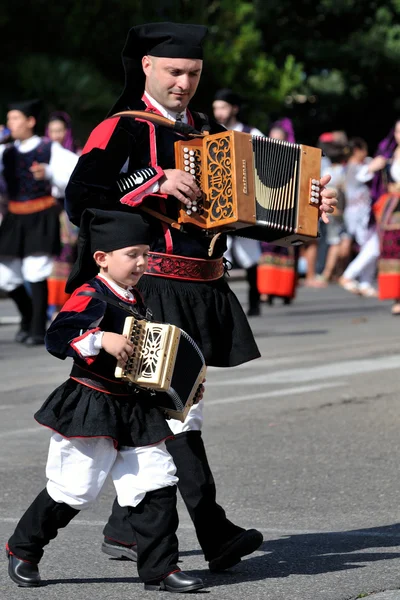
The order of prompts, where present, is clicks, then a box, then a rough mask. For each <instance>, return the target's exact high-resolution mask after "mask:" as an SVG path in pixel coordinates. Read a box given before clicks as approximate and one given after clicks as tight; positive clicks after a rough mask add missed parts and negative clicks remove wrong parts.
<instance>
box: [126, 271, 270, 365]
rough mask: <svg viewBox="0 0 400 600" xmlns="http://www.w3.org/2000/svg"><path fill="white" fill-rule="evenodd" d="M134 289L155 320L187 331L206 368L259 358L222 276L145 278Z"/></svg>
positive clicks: (247, 325)
mask: <svg viewBox="0 0 400 600" xmlns="http://www.w3.org/2000/svg"><path fill="white" fill-rule="evenodd" d="M137 288H138V290H139V291H140V292H141V294H142V296H143V299H144V303H145V305H146V306H147V307H148V308H150V309H151V311H152V312H153V317H154V320H155V321H161V322H163V323H171V324H172V325H176V326H177V327H180V328H181V329H183V330H184V331H186V333H188V334H189V335H190V336H191V337H192V338H193V339H194V341H195V342H196V343H197V345H198V346H199V348H200V349H201V351H202V352H203V354H204V357H205V360H206V364H207V365H208V366H213V367H234V366H236V365H240V364H242V363H245V362H248V361H249V360H253V359H255V358H259V356H260V352H259V350H258V347H257V344H256V342H255V340H254V336H253V333H252V331H251V328H250V325H249V322H248V320H247V317H246V315H245V314H244V312H243V309H242V307H241V305H240V303H239V300H238V299H237V297H236V296H235V294H234V293H233V292H232V290H231V289H230V287H229V285H228V284H227V282H226V281H225V278H224V277H221V278H220V279H217V280H216V281H210V282H191V281H181V280H176V279H168V278H166V277H156V276H153V275H144V276H143V277H142V278H141V279H140V281H139V283H138V285H137Z"/></svg>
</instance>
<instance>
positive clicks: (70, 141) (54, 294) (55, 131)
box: [45, 111, 78, 319]
mask: <svg viewBox="0 0 400 600" xmlns="http://www.w3.org/2000/svg"><path fill="white" fill-rule="evenodd" d="M45 136H46V137H47V138H49V139H50V141H52V142H58V143H59V144H61V145H62V146H63V148H66V149H67V150H70V151H71V152H73V153H74V154H75V155H76V159H75V164H72V161H71V173H70V175H71V174H72V171H73V170H74V168H75V165H76V163H77V162H78V154H77V151H76V146H75V143H74V137H73V133H72V120H71V117H70V116H69V114H67V113H66V112H63V111H56V112H53V113H51V114H50V117H49V120H48V122H47V126H46V130H45ZM52 194H53V196H54V197H55V198H57V201H58V205H59V209H60V241H61V251H60V254H59V255H58V256H55V257H54V263H53V269H52V272H51V274H50V276H49V278H48V280H47V284H48V292H49V297H48V303H49V311H48V312H49V317H50V318H51V319H53V318H54V317H55V316H56V315H57V313H58V311H59V310H60V308H61V307H62V305H63V304H65V302H66V301H67V299H68V297H69V295H68V294H67V293H66V292H65V284H66V282H67V279H68V277H69V274H70V272H71V269H72V265H73V264H74V262H75V259H76V243H77V239H78V227H77V226H76V225H73V224H72V223H71V221H70V220H69V219H68V215H67V213H66V211H65V209H64V201H65V198H64V190H63V189H59V188H58V187H57V186H56V185H53V187H52Z"/></svg>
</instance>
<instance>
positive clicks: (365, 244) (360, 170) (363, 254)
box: [338, 138, 379, 298]
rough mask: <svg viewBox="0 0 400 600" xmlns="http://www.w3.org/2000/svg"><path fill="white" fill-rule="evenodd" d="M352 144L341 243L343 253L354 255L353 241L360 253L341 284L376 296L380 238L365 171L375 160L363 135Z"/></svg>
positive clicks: (371, 296) (345, 188) (352, 290)
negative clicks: (352, 250) (374, 220)
mask: <svg viewBox="0 0 400 600" xmlns="http://www.w3.org/2000/svg"><path fill="white" fill-rule="evenodd" d="M349 147H350V156H349V160H348V161H347V165H346V168H345V174H344V192H345V194H346V206H345V210H344V224H345V229H346V238H345V239H344V240H343V242H342V244H343V245H344V252H343V254H344V256H350V255H351V249H352V244H353V241H355V242H356V243H357V244H358V246H359V252H358V254H357V256H356V257H355V258H354V260H352V261H351V263H350V264H349V265H348V266H347V268H346V269H345V271H344V273H343V275H342V276H341V277H340V279H339V281H338V283H339V285H341V286H342V287H343V288H344V289H346V290H348V291H349V292H352V293H356V294H360V295H362V296H365V297H368V298H374V297H376V296H377V295H378V294H377V291H376V289H375V288H374V287H373V282H374V279H375V274H376V268H377V260H378V258H379V239H378V234H377V231H376V227H375V226H374V225H370V215H371V192H370V187H369V185H368V184H367V183H366V181H365V179H366V177H365V173H366V172H367V173H368V165H369V164H370V163H371V161H372V160H373V159H372V158H370V157H368V146H367V143H366V141H365V140H363V139H362V138H353V139H351V140H350V144H349ZM360 177H361V179H360Z"/></svg>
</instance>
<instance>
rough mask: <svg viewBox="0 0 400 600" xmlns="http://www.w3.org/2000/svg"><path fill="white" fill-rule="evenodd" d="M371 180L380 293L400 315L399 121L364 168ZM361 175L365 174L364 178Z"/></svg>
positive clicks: (380, 296) (382, 298)
mask: <svg viewBox="0 0 400 600" xmlns="http://www.w3.org/2000/svg"><path fill="white" fill-rule="evenodd" d="M363 174H364V175H365V179H366V180H368V179H369V180H371V178H372V186H371V193H372V198H373V205H372V211H373V216H374V218H375V219H376V221H377V227H378V234H379V238H380V259H379V263H378V289H379V299H380V300H393V301H394V304H393V306H392V315H395V316H397V315H400V119H399V120H397V121H396V123H395V125H394V127H393V129H392V130H391V131H390V133H389V135H388V136H387V137H386V138H385V139H384V140H383V141H382V142H381V143H380V144H379V147H378V153H377V156H375V157H374V159H373V160H372V161H371V162H370V163H369V164H368V165H366V166H365V168H364V173H363ZM361 175H362V174H361Z"/></svg>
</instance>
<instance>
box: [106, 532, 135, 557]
mask: <svg viewBox="0 0 400 600" xmlns="http://www.w3.org/2000/svg"><path fill="white" fill-rule="evenodd" d="M101 551H102V552H104V554H108V555H109V556H112V557H113V558H119V559H123V558H127V559H129V560H133V562H137V552H136V544H132V545H129V546H128V545H126V544H120V543H119V542H116V541H114V540H111V539H110V538H107V537H105V538H104V542H103V543H102V544H101Z"/></svg>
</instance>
